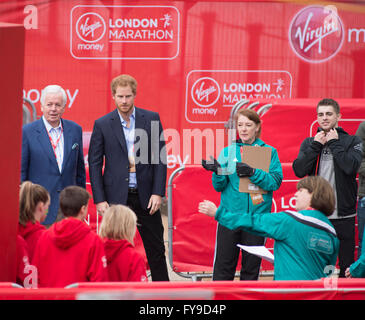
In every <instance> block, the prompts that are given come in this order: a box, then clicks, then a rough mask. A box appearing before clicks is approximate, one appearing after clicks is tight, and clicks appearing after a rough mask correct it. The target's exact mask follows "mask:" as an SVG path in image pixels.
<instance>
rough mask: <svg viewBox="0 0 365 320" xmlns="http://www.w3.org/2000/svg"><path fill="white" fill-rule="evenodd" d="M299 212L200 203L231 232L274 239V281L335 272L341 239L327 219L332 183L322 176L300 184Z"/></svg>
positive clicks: (332, 202)
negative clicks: (256, 210) (255, 210)
mask: <svg viewBox="0 0 365 320" xmlns="http://www.w3.org/2000/svg"><path fill="white" fill-rule="evenodd" d="M297 189H298V191H297V192H296V193H295V199H296V210H297V211H286V212H279V213H263V214H259V213H253V212H251V213H250V214H247V213H246V212H241V213H237V212H229V211H228V210H226V209H225V208H222V207H219V208H218V210H217V207H216V206H215V204H214V203H213V202H211V201H207V200H205V201H203V202H201V203H200V204H199V212H201V213H204V214H206V215H209V216H215V219H216V220H217V221H218V222H219V223H220V224H223V225H224V226H226V227H227V228H229V229H232V230H233V229H236V228H242V229H244V230H246V231H249V232H252V233H255V234H259V235H263V236H266V237H270V238H273V239H275V244H274V255H275V261H274V279H275V280H316V279H320V278H323V277H326V276H328V275H329V273H332V272H333V270H334V268H335V265H336V260H337V254H338V249H339V240H338V239H337V236H336V231H335V229H334V227H333V225H332V224H331V222H330V221H329V220H328V218H327V216H329V215H331V214H332V212H333V210H334V208H335V196H334V192H333V190H332V187H331V186H330V184H329V183H328V182H327V181H326V180H325V179H323V178H322V177H320V176H310V177H306V178H303V179H302V180H300V181H299V182H298V185H297Z"/></svg>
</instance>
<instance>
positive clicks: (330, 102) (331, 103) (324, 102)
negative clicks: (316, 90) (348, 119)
mask: <svg viewBox="0 0 365 320" xmlns="http://www.w3.org/2000/svg"><path fill="white" fill-rule="evenodd" d="M319 106H331V107H333V109H334V110H335V112H336V113H337V114H339V113H340V105H339V104H338V102H337V101H336V100H333V99H329V98H325V99H322V100H321V101H319V102H318V104H317V111H318V107H319Z"/></svg>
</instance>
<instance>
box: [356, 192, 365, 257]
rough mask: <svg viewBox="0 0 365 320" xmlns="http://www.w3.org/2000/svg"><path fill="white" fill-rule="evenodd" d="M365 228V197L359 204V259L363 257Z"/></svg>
mask: <svg viewBox="0 0 365 320" xmlns="http://www.w3.org/2000/svg"><path fill="white" fill-rule="evenodd" d="M364 226H365V197H362V198H360V199H359V202H358V204H357V228H358V234H359V250H358V251H357V258H360V255H361V249H362V248H361V244H362V237H363V234H364Z"/></svg>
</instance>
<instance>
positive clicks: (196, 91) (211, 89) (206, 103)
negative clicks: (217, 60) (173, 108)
mask: <svg viewBox="0 0 365 320" xmlns="http://www.w3.org/2000/svg"><path fill="white" fill-rule="evenodd" d="M219 96H220V88H219V85H218V82H217V81H215V80H214V79H213V78H210V77H203V78H200V79H198V80H197V81H195V83H194V84H193V86H192V87H191V97H192V99H193V101H194V102H195V103H196V104H197V105H198V106H200V107H210V106H212V105H214V104H215V103H216V102H217V101H218V99H219Z"/></svg>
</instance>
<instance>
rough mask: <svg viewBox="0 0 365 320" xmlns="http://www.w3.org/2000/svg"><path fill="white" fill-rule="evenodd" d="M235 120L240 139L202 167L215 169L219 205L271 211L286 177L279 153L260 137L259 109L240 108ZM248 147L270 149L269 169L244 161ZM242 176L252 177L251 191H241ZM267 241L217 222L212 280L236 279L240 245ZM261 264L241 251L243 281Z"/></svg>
mask: <svg viewBox="0 0 365 320" xmlns="http://www.w3.org/2000/svg"><path fill="white" fill-rule="evenodd" d="M235 123H236V129H237V134H238V138H239V139H237V141H235V142H233V143H232V144H231V145H230V146H228V147H226V148H224V149H223V150H222V151H221V153H220V155H219V157H218V161H217V160H216V159H214V158H212V157H211V158H212V159H211V161H206V160H203V161H202V166H203V167H204V168H205V169H206V170H209V171H212V172H213V175H212V183H213V187H214V189H215V190H216V191H217V192H221V202H220V205H219V206H220V207H223V208H224V209H225V210H227V211H229V212H235V213H240V214H250V213H252V212H255V213H261V212H262V213H264V212H270V211H271V204H272V194H273V191H275V190H277V189H279V187H280V185H281V182H282V179H283V172H282V168H281V163H280V161H279V157H278V153H277V151H276V149H275V148H273V147H271V146H269V145H267V144H266V143H265V142H264V141H262V140H261V139H260V134H261V120H260V117H259V116H258V114H257V113H256V111H254V110H251V109H241V110H239V111H238V112H237V114H236V118H235ZM247 146H253V147H260V148H261V147H267V148H270V149H271V152H270V153H269V154H270V159H269V169H268V172H266V171H265V170H262V169H258V168H255V166H253V165H252V166H250V165H248V164H247V163H245V162H244V159H245V154H244V149H245V147H247ZM242 158H243V159H242ZM241 178H244V179H249V185H250V186H251V189H252V192H251V191H248V192H242V190H241V191H240V183H242V182H241V181H240V179H241ZM259 189H261V190H263V193H257V192H258V191H257V190H259ZM264 243H265V238H264V237H261V236H257V235H253V234H250V233H248V232H246V231H244V230H242V229H240V230H230V229H228V228H226V227H224V226H223V225H221V224H219V223H218V227H217V235H216V246H215V255H214V267H213V280H233V279H234V276H235V272H236V266H237V262H238V258H239V253H240V249H239V248H238V247H237V244H244V245H250V246H259V245H263V244H264ZM260 264H261V259H260V258H258V257H256V256H254V255H251V254H248V253H244V252H242V267H241V272H240V280H257V279H258V276H259V271H260Z"/></svg>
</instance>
